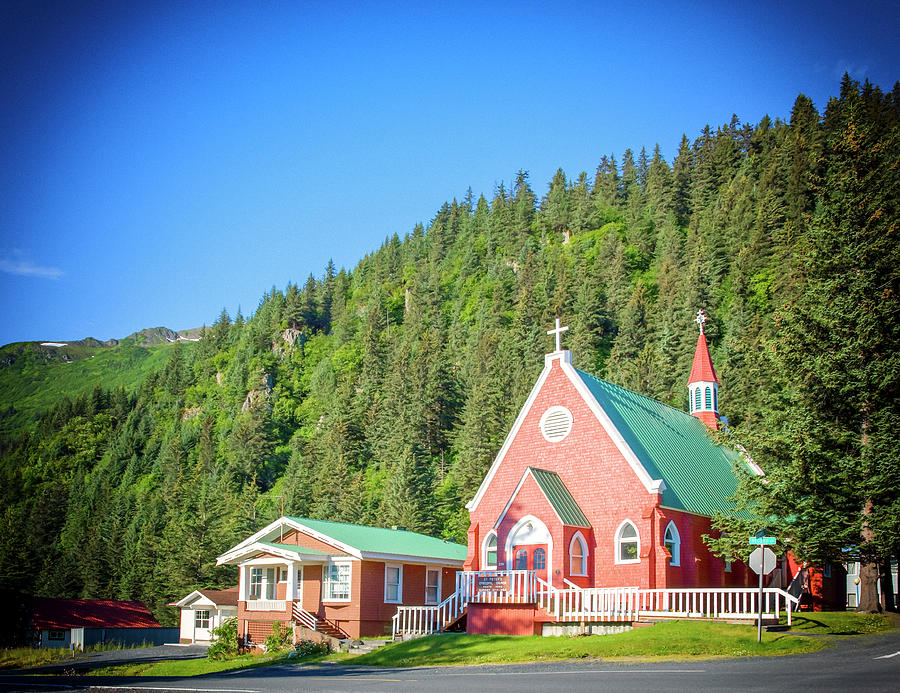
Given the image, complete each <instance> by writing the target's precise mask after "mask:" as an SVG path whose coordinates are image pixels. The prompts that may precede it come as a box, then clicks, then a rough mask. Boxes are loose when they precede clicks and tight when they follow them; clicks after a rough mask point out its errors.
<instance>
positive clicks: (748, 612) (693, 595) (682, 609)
mask: <svg viewBox="0 0 900 693" xmlns="http://www.w3.org/2000/svg"><path fill="white" fill-rule="evenodd" d="M759 599H760V594H759V588H757V587H718V588H703V587H701V588H694V589H669V590H639V591H638V600H639V601H638V607H637V608H638V612H639V614H640V615H641V616H642V617H643V616H671V617H680V618H741V619H748V618H757V617H758V616H759V606H760V603H759ZM799 602H800V600H799V599H798V598H797V597H795V596H793V595H792V594H789V593H787V592H785V591H784V590H783V589H778V588H776V587H766V588H764V589H763V592H762V614H763V618H764V619H779V618H781V614H782V612H784V613H785V614H786V615H787V622H788V625H791V624H792V618H791V615H792V613H793V610H794V609H795V608H796V607H797V605H798V604H799Z"/></svg>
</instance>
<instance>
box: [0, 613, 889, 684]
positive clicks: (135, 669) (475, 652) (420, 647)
mask: <svg viewBox="0 0 900 693" xmlns="http://www.w3.org/2000/svg"><path fill="white" fill-rule="evenodd" d="M894 620H896V619H892V618H891V617H888V616H881V615H878V614H856V613H852V612H843V611H835V612H821V613H803V614H794V617H793V627H792V628H791V630H788V631H781V632H771V633H768V632H763V640H762V643H759V644H757V642H756V626H747V625H732V624H727V623H716V622H712V621H687V620H684V621H665V622H661V623H657V624H655V625H653V626H650V627H647V628H635V629H634V630H630V631H627V632H625V633H619V634H617V635H591V636H576V637H555V638H544V637H541V636H532V637H519V636H509V635H467V634H465V633H459V634H456V633H452V634H444V635H432V636H430V637H427V638H418V639H416V640H408V641H406V642H397V643H394V644H391V645H387V646H385V647H382V648H381V649H379V650H376V651H374V652H370V653H368V654H363V655H347V654H343V653H335V654H331V655H320V656H316V657H309V658H305V659H302V660H299V659H295V658H289V657H288V656H287V654H284V653H282V654H262V655H252V654H248V655H240V656H239V657H235V658H234V659H230V660H227V661H215V660H210V659H188V660H169V661H165V662H151V663H142V664H125V665H120V666H115V667H106V668H104V669H97V670H94V671H92V672H91V673H92V674H98V675H106V676H200V675H202V674H212V673H216V672H220V671H228V670H232V669H247V668H252V667H260V666H269V665H271V664H283V663H286V662H291V663H301V662H302V663H304V664H306V663H312V662H319V661H322V660H323V659H327V660H329V661H338V662H341V663H343V664H365V665H369V666H392V667H394V666H396V667H413V666H446V665H459V664H511V663H515V662H533V661H551V660H560V659H589V658H602V659H613V660H630V659H639V660H690V659H712V658H721V657H756V656H769V657H771V656H777V655H792V654H804V653H807V652H814V651H816V650H819V649H822V648H823V647H828V646H829V645H830V644H832V643H833V642H834V641H835V640H837V639H838V638H840V637H843V636H854V635H864V634H868V633H878V632H883V631H887V630H891V629H892V628H894V627H895V626H894ZM783 622H785V623H786V621H785V620H783ZM810 635H813V636H818V637H809V636H810ZM0 662H2V660H0ZM42 663H43V662H42Z"/></svg>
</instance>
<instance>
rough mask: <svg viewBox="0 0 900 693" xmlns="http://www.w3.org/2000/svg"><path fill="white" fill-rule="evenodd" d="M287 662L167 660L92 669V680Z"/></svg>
mask: <svg viewBox="0 0 900 693" xmlns="http://www.w3.org/2000/svg"><path fill="white" fill-rule="evenodd" d="M286 661H297V660H293V659H291V660H289V659H288V656H287V654H285V653H283V652H282V653H278V654H245V655H239V656H237V657H235V658H233V659H228V660H216V659H206V658H205V657H204V658H203V659H170V660H167V661H164V662H140V663H136V664H120V665H118V666H112V667H103V668H102V669H94V670H92V671H91V675H92V676H94V675H96V676H202V675H203V674H215V673H217V672H220V671H230V670H232V669H253V668H255V667H262V666H269V665H270V664H282V663H284V662H286Z"/></svg>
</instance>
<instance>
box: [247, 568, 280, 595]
mask: <svg viewBox="0 0 900 693" xmlns="http://www.w3.org/2000/svg"><path fill="white" fill-rule="evenodd" d="M250 599H275V569H274V568H257V567H253V568H250Z"/></svg>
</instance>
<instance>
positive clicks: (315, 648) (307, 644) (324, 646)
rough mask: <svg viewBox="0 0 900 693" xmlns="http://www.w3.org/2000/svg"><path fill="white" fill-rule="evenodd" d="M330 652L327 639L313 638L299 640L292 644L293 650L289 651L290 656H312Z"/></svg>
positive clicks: (329, 644)
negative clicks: (317, 639) (319, 640)
mask: <svg viewBox="0 0 900 693" xmlns="http://www.w3.org/2000/svg"><path fill="white" fill-rule="evenodd" d="M329 652H331V643H329V642H328V641H327V640H325V641H323V642H316V641H315V640H301V641H300V642H298V643H297V644H296V645H294V651H293V652H291V656H292V657H299V658H300V659H302V658H303V657H312V656H313V655H323V654H328V653H329Z"/></svg>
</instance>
